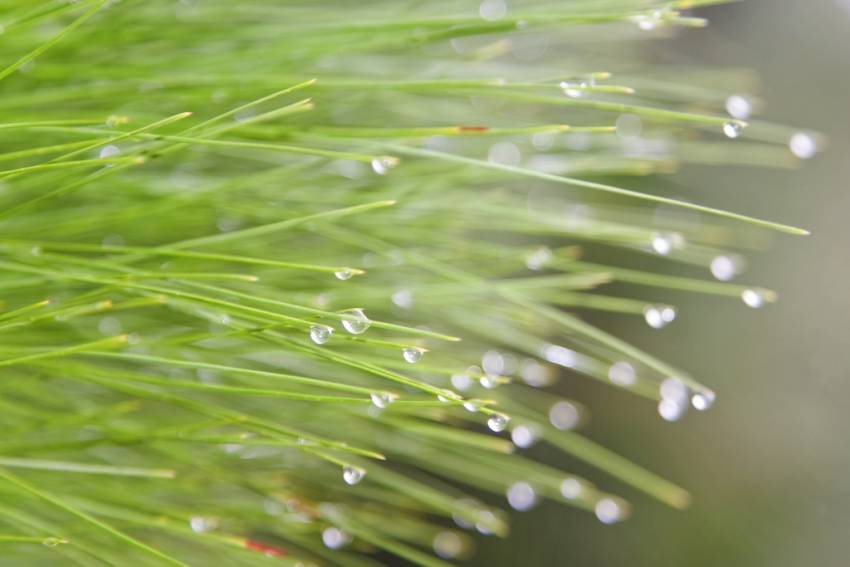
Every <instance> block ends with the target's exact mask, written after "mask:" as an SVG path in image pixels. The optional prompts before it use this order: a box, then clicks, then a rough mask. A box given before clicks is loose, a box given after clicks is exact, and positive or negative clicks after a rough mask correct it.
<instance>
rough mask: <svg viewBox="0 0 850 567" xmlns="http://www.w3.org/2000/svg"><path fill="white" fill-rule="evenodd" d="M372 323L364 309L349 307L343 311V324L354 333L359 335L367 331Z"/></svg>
mask: <svg viewBox="0 0 850 567" xmlns="http://www.w3.org/2000/svg"><path fill="white" fill-rule="evenodd" d="M371 324H372V321H370V320H369V318H368V317H366V314H365V313H364V312H363V310H362V309H349V310H348V311H346V312H345V313H343V317H342V326H343V328H344V329H345V330H346V331H348V332H349V333H351V334H352V335H359V334H360V333H363V332H365V331H366V329H368V328H369V326H370V325H371Z"/></svg>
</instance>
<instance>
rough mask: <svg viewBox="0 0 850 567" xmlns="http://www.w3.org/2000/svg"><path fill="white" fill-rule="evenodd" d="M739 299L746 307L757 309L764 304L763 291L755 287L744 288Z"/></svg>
mask: <svg viewBox="0 0 850 567" xmlns="http://www.w3.org/2000/svg"><path fill="white" fill-rule="evenodd" d="M741 301H743V302H744V304H745V305H746V306H747V307H752V308H753V309H758V308H759V307H761V306H763V305H764V293H762V292H761V291H759V290H757V289H745V290H744V291H743V292H741Z"/></svg>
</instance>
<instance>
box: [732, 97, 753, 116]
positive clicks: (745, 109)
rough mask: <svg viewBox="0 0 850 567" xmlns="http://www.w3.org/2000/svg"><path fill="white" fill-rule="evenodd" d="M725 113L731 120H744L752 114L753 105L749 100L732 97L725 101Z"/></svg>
mask: <svg viewBox="0 0 850 567" xmlns="http://www.w3.org/2000/svg"><path fill="white" fill-rule="evenodd" d="M726 112H728V113H729V116H731V117H732V118H737V119H738V120H746V119H747V118H749V117H750V115H751V114H752V112H753V105H752V103H750V101H749V99H747V98H746V97H744V96H741V95H732V96H730V97H729V98H727V99H726Z"/></svg>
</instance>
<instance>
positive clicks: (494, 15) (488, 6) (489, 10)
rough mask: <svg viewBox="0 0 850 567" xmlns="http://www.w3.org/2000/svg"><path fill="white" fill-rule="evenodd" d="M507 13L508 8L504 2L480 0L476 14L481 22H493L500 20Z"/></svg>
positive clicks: (500, 0)
mask: <svg viewBox="0 0 850 567" xmlns="http://www.w3.org/2000/svg"><path fill="white" fill-rule="evenodd" d="M507 13H508V6H507V4H506V3H505V0H482V2H481V5H480V6H479V7H478V14H479V15H480V16H481V18H482V19H483V20H487V21H488V22H495V21H498V20H501V19H502V18H504V17H505V14H507Z"/></svg>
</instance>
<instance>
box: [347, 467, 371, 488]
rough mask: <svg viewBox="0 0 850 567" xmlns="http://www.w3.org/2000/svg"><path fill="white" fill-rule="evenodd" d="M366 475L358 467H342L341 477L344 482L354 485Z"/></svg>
mask: <svg viewBox="0 0 850 567" xmlns="http://www.w3.org/2000/svg"><path fill="white" fill-rule="evenodd" d="M364 476H366V471H364V470H363V469H361V468H358V467H352V466H350V465H346V466H344V467H342V479H343V480H344V481H345V483H346V484H350V485H355V484H357V483H358V482H360V481H361V480H363V477H364Z"/></svg>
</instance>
